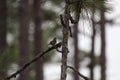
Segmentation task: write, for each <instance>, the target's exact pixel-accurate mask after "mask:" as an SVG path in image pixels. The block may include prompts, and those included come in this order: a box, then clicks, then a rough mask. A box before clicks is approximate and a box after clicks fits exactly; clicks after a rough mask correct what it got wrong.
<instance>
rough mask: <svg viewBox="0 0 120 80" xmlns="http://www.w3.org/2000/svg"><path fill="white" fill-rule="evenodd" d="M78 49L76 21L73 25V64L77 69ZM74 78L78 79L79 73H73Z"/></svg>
mask: <svg viewBox="0 0 120 80" xmlns="http://www.w3.org/2000/svg"><path fill="white" fill-rule="evenodd" d="M79 58H80V57H79V51H78V23H77V24H75V25H74V66H75V69H76V70H77V71H79V60H80V59H79ZM74 80H79V75H78V74H77V73H74Z"/></svg>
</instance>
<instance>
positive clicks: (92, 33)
mask: <svg viewBox="0 0 120 80" xmlns="http://www.w3.org/2000/svg"><path fill="white" fill-rule="evenodd" d="M70 1H74V0H70ZM81 1H82V0H81ZM75 4H77V3H74V5H75ZM74 5H71V6H70V7H71V10H70V11H71V15H72V16H75V14H76V13H75V7H74ZM64 6H65V3H64V0H0V80H2V79H4V78H5V77H6V76H9V75H11V74H12V73H14V72H15V71H17V70H18V69H19V68H21V67H22V66H23V65H24V64H25V63H27V62H28V61H30V60H32V59H33V58H34V57H35V56H36V55H37V54H40V52H42V51H44V50H45V49H47V48H48V47H50V46H51V45H49V42H50V41H51V40H52V39H53V38H54V37H56V39H57V41H62V25H61V23H60V17H59V16H60V15H61V14H63V13H64ZM81 6H82V7H83V8H82V12H81V13H80V18H79V23H78V24H75V25H74V24H70V27H71V29H72V35H73V37H69V45H68V48H69V51H70V52H69V53H68V64H69V65H71V66H73V67H74V68H75V69H76V70H77V71H79V72H85V74H83V75H85V76H87V77H88V78H90V80H108V79H107V77H109V76H107V72H106V70H107V66H108V65H107V55H106V41H107V40H106V25H114V24H115V20H116V19H117V18H118V17H114V18H111V19H110V18H106V13H112V11H113V9H112V8H113V5H112V4H109V1H107V0H85V1H83V4H82V5H81ZM75 18H76V17H75ZM98 39H99V40H98ZM84 40H86V41H88V42H89V43H87V44H83V43H84ZM96 40H98V41H99V42H96ZM82 42H83V43H82ZM81 44H82V45H85V46H87V47H89V49H88V50H86V49H84V48H83V47H82V46H81ZM96 44H99V47H98V45H97V46H96ZM97 48H98V49H97ZM96 50H98V51H96ZM60 66H61V53H58V52H57V51H55V50H54V51H51V52H49V53H48V54H46V55H45V56H43V57H42V58H40V59H39V60H37V61H36V62H35V63H33V64H32V65H31V66H29V67H28V68H27V69H25V71H23V72H22V73H20V74H19V75H18V76H17V77H16V78H13V80H18V79H19V80H49V79H52V80H59V78H60ZM95 69H97V72H96V71H95ZM67 73H68V77H67V80H84V79H81V78H80V77H79V76H78V75H77V74H76V73H74V72H73V71H72V70H68V71H67ZM46 74H48V75H50V76H48V75H46ZM51 74H52V75H51ZM98 76H99V77H98ZM11 80H12V79H11Z"/></svg>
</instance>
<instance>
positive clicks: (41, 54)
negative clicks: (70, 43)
mask: <svg viewBox="0 0 120 80" xmlns="http://www.w3.org/2000/svg"><path fill="white" fill-rule="evenodd" d="M61 45H62V43H61V42H59V43H57V44H56V45H55V46H52V47H50V48H48V49H47V50H45V51H43V52H41V53H39V54H38V55H37V56H36V57H35V58H34V59H32V60H31V61H29V62H28V63H26V64H25V65H24V66H23V67H22V68H20V69H19V70H18V71H16V72H15V73H13V74H12V75H10V76H8V77H6V78H5V80H10V79H11V78H14V77H16V76H17V75H18V74H20V73H21V72H23V71H24V70H25V69H26V68H27V67H29V66H30V65H31V64H32V63H34V62H36V61H37V60H38V59H39V58H41V57H42V56H44V55H45V54H46V53H48V52H50V51H52V50H54V49H56V48H59V47H61Z"/></svg>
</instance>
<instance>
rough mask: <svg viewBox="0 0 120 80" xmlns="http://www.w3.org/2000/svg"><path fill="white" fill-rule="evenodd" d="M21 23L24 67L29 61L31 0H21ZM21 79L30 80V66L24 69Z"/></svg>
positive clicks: (21, 60) (21, 64)
mask: <svg viewBox="0 0 120 80" xmlns="http://www.w3.org/2000/svg"><path fill="white" fill-rule="evenodd" d="M19 24H20V28H19V31H20V39H19V43H20V62H19V65H20V67H22V66H23V65H24V64H25V63H27V62H28V61H29V0H20V2H19ZM19 80H29V68H27V69H26V70H25V71H23V72H22V73H21V74H20V76H19Z"/></svg>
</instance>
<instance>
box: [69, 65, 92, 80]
mask: <svg viewBox="0 0 120 80" xmlns="http://www.w3.org/2000/svg"><path fill="white" fill-rule="evenodd" d="M67 68H70V69H72V70H73V71H74V72H76V73H77V74H78V75H79V76H80V77H82V78H83V79H85V80H90V79H89V78H88V77H86V76H84V75H83V74H81V73H80V72H79V71H77V70H76V69H75V68H73V67H71V66H67Z"/></svg>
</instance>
